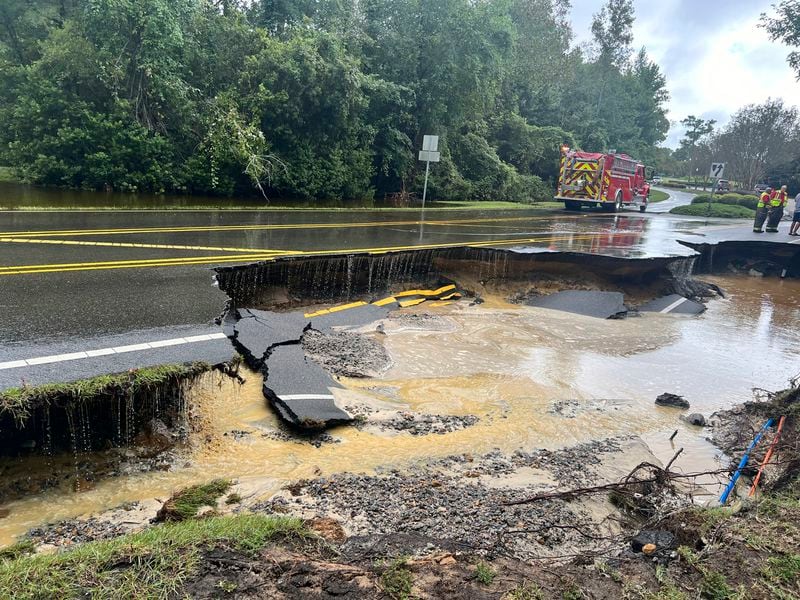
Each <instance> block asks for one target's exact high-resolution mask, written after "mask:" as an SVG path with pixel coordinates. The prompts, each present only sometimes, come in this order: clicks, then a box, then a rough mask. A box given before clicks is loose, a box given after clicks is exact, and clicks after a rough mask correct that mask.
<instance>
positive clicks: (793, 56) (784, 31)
mask: <svg viewBox="0 0 800 600" xmlns="http://www.w3.org/2000/svg"><path fill="white" fill-rule="evenodd" d="M774 8H775V9H776V10H777V14H776V15H775V16H774V17H770V16H767V15H766V14H762V15H761V26H762V27H764V28H766V30H767V32H768V33H769V35H770V38H772V39H773V40H778V41H781V42H783V43H784V44H786V45H787V46H790V47H794V48H800V0H783V1H782V2H780V3H779V4H777V5H775V7H774ZM788 61H789V64H790V65H791V66H792V68H793V69H794V70H795V72H796V73H797V78H798V79H800V50H793V51H792V52H790V53H789V57H788Z"/></svg>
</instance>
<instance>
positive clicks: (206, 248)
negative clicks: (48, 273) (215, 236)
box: [0, 237, 285, 254]
mask: <svg viewBox="0 0 800 600" xmlns="http://www.w3.org/2000/svg"><path fill="white" fill-rule="evenodd" d="M0 242H5V243H9V244H54V245H59V246H102V247H110V248H153V249H157V250H200V251H204V252H245V253H250V254H252V253H253V252H271V253H278V254H280V253H283V252H285V251H284V250H269V249H262V248H225V247H216V246H177V245H174V244H137V243H125V242H82V241H78V240H50V239H31V238H19V237H0Z"/></svg>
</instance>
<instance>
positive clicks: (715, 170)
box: [709, 163, 725, 179]
mask: <svg viewBox="0 0 800 600" xmlns="http://www.w3.org/2000/svg"><path fill="white" fill-rule="evenodd" d="M723 175H725V163H711V173H710V174H709V177H711V179H722V176H723Z"/></svg>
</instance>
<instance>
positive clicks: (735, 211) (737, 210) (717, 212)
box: [669, 203, 756, 219]
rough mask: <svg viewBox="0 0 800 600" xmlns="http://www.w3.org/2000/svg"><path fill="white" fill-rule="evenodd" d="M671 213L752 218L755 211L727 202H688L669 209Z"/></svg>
mask: <svg viewBox="0 0 800 600" xmlns="http://www.w3.org/2000/svg"><path fill="white" fill-rule="evenodd" d="M669 212H670V213H671V214H673V215H689V216H692V217H714V218H719V219H752V218H753V217H755V215H756V211H754V210H751V209H749V208H745V207H744V206H730V205H727V204H718V203H714V204H712V205H711V206H710V207H709V205H708V204H689V205H688V206H676V207H675V208H673V209H672V210H670V211H669Z"/></svg>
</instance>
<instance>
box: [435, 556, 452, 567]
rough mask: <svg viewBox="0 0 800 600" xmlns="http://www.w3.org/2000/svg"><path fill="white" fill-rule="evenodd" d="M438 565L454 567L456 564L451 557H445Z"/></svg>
mask: <svg viewBox="0 0 800 600" xmlns="http://www.w3.org/2000/svg"><path fill="white" fill-rule="evenodd" d="M439 564H440V565H442V566H443V567H446V566H448V565H454V564H456V559H455V558H454V557H452V556H445V557H444V558H443V559H441V560H440V561H439Z"/></svg>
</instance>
